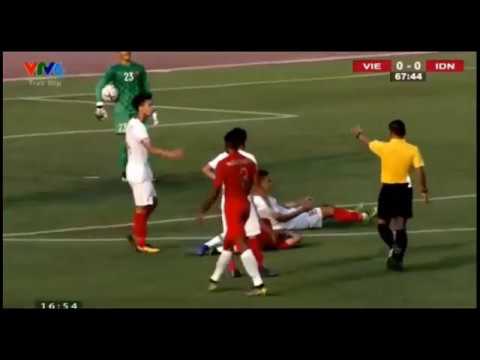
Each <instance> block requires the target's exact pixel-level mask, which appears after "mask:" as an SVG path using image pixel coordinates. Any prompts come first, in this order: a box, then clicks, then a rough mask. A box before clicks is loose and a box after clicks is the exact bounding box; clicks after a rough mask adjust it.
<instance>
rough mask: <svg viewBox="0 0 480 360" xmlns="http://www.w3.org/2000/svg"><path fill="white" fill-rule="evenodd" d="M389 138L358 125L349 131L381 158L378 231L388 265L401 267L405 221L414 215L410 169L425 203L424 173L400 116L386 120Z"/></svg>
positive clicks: (405, 244) (418, 153) (425, 179)
mask: <svg viewBox="0 0 480 360" xmlns="http://www.w3.org/2000/svg"><path fill="white" fill-rule="evenodd" d="M388 129H389V131H390V134H389V139H388V141H379V140H370V139H369V138H368V137H367V136H366V135H365V134H364V132H363V130H362V129H361V128H360V127H359V126H357V127H355V128H353V129H352V130H351V131H352V134H353V135H354V136H355V138H356V139H358V140H359V141H360V142H361V143H363V144H365V145H366V146H368V148H369V149H370V151H372V152H373V153H374V154H375V155H377V156H378V157H379V158H380V160H381V175H380V180H381V188H380V194H379V196H378V227H377V229H378V233H379V235H380V237H381V238H382V239H383V241H384V242H385V244H386V245H387V246H388V248H389V249H390V251H389V255H388V259H387V267H388V268H389V269H391V270H397V271H398V270H402V269H403V258H404V255H405V253H406V250H407V244H408V238H407V227H406V225H407V221H408V219H410V218H412V217H413V212H412V208H413V206H412V203H413V190H412V184H411V181H410V176H409V172H410V170H411V169H412V168H415V171H416V176H417V178H418V180H419V181H418V182H419V187H420V192H421V194H422V197H423V199H424V202H425V203H428V188H427V177H426V174H425V169H424V162H423V158H422V155H421V153H420V150H419V148H418V147H417V146H415V145H413V144H410V143H408V142H407V141H406V139H405V135H406V133H407V131H406V127H405V124H404V122H403V121H402V120H393V121H391V122H390V123H389V125H388Z"/></svg>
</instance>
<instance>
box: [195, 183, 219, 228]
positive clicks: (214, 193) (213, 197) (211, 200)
mask: <svg viewBox="0 0 480 360" xmlns="http://www.w3.org/2000/svg"><path fill="white" fill-rule="evenodd" d="M221 192H222V188H221V187H218V188H217V187H212V190H210V193H209V194H208V197H207V199H206V200H205V201H204V203H203V204H202V206H201V208H200V212H199V214H198V216H197V221H198V222H200V223H201V222H203V219H204V217H205V214H206V213H207V212H208V210H210V209H211V207H212V206H213V204H215V202H216V201H217V199H218V197H219V196H220V193H221Z"/></svg>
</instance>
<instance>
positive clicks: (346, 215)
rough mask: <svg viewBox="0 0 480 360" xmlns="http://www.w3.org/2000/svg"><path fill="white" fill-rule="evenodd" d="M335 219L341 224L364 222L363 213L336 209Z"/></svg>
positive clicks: (334, 211)
mask: <svg viewBox="0 0 480 360" xmlns="http://www.w3.org/2000/svg"><path fill="white" fill-rule="evenodd" d="M333 218H334V219H335V220H336V221H337V222H339V223H353V222H361V221H363V218H362V214H361V213H359V212H357V211H350V210H347V209H342V208H335V209H334V210H333Z"/></svg>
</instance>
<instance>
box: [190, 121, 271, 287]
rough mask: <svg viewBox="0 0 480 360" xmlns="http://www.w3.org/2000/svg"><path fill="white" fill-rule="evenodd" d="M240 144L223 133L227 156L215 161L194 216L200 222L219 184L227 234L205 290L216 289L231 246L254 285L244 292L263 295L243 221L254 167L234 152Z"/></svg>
mask: <svg viewBox="0 0 480 360" xmlns="http://www.w3.org/2000/svg"><path fill="white" fill-rule="evenodd" d="M241 144H242V138H241V136H240V135H239V133H238V131H235V130H231V131H229V132H228V133H227V134H226V135H225V147H226V150H227V152H228V157H226V158H225V159H223V160H222V161H220V162H219V163H218V165H217V168H216V171H215V180H214V183H213V189H212V191H211V193H210V195H209V196H208V198H207V200H206V201H205V203H204V204H203V206H202V207H201V210H200V214H199V216H198V218H199V221H200V222H201V221H203V218H204V216H205V213H206V212H207V211H208V210H209V209H210V208H211V207H212V205H213V204H214V203H215V201H216V200H217V199H218V197H219V196H220V194H221V192H222V186H223V187H224V191H225V217H226V222H227V233H226V235H225V240H224V244H223V250H222V252H221V254H220V256H219V257H218V260H217V264H216V266H215V271H214V272H213V274H212V276H211V277H210V285H209V290H211V291H212V290H215V289H216V288H217V286H218V282H219V281H220V278H221V276H222V274H223V272H224V271H225V269H226V267H227V265H228V263H229V262H230V260H231V259H232V256H233V251H234V247H235V248H236V249H238V251H239V252H240V254H241V255H240V259H241V261H242V264H243V266H244V268H245V270H246V272H247V273H248V275H249V276H250V278H251V279H252V282H253V286H254V288H253V289H252V291H249V292H248V293H247V295H249V296H257V295H266V293H267V289H266V287H265V286H264V284H263V279H262V277H261V275H260V272H259V270H258V263H257V260H256V259H255V256H254V254H253V252H252V250H251V249H250V248H249V247H248V244H247V240H246V239H247V238H246V234H245V223H246V222H247V220H248V217H249V214H250V201H249V200H248V195H249V194H250V190H251V189H252V186H253V184H254V182H255V179H256V176H257V167H256V165H255V163H254V162H253V161H251V160H250V159H248V158H246V157H245V156H243V155H241V154H240V153H239V152H238V150H239V148H240V146H241Z"/></svg>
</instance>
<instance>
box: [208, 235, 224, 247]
mask: <svg viewBox="0 0 480 360" xmlns="http://www.w3.org/2000/svg"><path fill="white" fill-rule="evenodd" d="M222 243H223V238H222V235H217V236H215V237H214V238H213V239H212V240H208V241H207V242H206V243H205V245H207V246H208V247H209V248H212V247H214V246H218V245H221V244H222Z"/></svg>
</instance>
